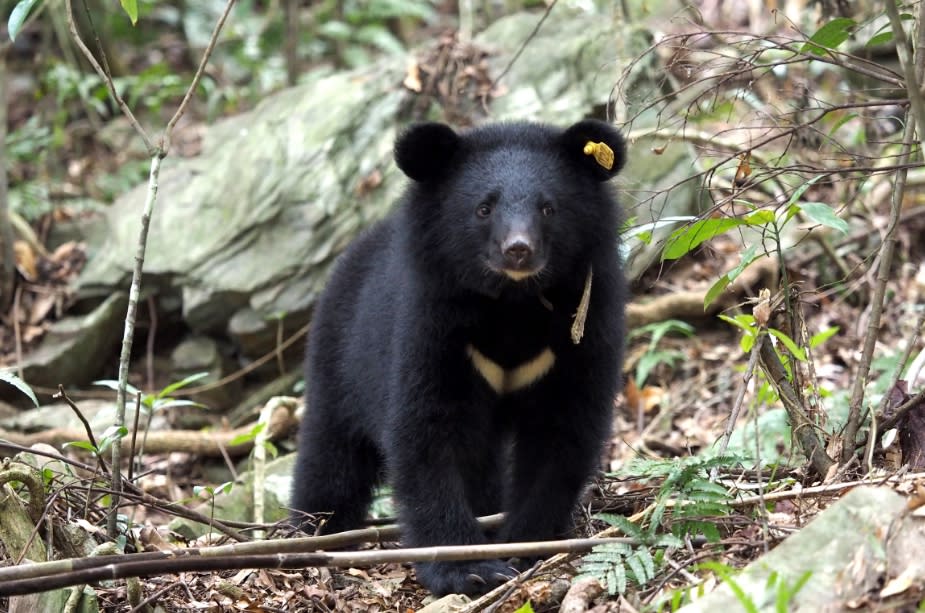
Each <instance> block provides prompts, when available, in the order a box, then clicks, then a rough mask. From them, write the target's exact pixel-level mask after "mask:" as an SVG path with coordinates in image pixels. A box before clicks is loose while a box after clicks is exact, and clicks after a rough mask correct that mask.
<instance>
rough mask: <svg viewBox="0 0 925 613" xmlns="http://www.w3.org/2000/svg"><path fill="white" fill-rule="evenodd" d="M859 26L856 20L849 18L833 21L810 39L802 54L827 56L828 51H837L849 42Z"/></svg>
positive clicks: (802, 48) (801, 51)
mask: <svg viewBox="0 0 925 613" xmlns="http://www.w3.org/2000/svg"><path fill="white" fill-rule="evenodd" d="M857 25H858V24H857V22H855V21H854V19H848V18H847V17H839V18H837V19H833V20H832V21H830V22H828V23H827V24H825V25H824V26H822V27H821V28H819V29H818V30H816V33H815V34H813V35H812V36H810V37H809V40H808V41H807V42H806V43H804V44H803V46H802V47H801V48H800V53H815V54H816V55H825V54H826V49H837V48H838V47H839V45H841V44H842V43H843V42H845V41H846V40H848V37H849V36H851V33H852V32H853V31H854V29H855V28H856V27H857Z"/></svg>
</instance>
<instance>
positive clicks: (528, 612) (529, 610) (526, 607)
mask: <svg viewBox="0 0 925 613" xmlns="http://www.w3.org/2000/svg"><path fill="white" fill-rule="evenodd" d="M514 613H533V605H531V604H530V601H529V600H528V601H527V602H525V603H523V605H522V606H521V607H520V608H519V609H517V610H516V611H514Z"/></svg>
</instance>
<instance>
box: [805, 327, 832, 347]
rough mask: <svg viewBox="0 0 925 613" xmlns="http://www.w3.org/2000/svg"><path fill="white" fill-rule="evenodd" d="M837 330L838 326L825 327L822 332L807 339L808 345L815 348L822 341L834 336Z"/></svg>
mask: <svg viewBox="0 0 925 613" xmlns="http://www.w3.org/2000/svg"><path fill="white" fill-rule="evenodd" d="M837 332H838V326H830V327H828V328H826V329H825V330H823V331H822V332H819V333H817V334H813V335H812V336H811V337H810V339H809V346H810V347H812V348H813V349H815V348H816V347H818V346H819V345H821V344H822V343H824V342H826V341H827V340H829V339H830V338H832V337H833V336H835V334H836V333H837Z"/></svg>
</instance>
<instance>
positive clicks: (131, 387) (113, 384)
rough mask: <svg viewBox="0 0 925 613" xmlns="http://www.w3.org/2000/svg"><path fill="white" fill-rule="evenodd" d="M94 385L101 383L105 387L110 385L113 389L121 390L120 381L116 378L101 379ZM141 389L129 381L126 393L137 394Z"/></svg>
mask: <svg viewBox="0 0 925 613" xmlns="http://www.w3.org/2000/svg"><path fill="white" fill-rule="evenodd" d="M93 385H101V386H103V387H108V388H109V389H111V390H115V391H119V382H118V381H116V380H115V379H100V380H99V381H94V382H93ZM139 391H140V390H139V389H138V388H137V387H135V386H134V385H132V384H131V383H128V384H127V385H126V386H125V392H126V394H129V395H131V396H137V395H138V392H139Z"/></svg>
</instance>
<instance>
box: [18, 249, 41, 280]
mask: <svg viewBox="0 0 925 613" xmlns="http://www.w3.org/2000/svg"><path fill="white" fill-rule="evenodd" d="M13 254H14V256H15V258H16V270H18V271H19V274H21V275H22V276H23V277H25V278H26V281H35V280H36V279H38V276H39V272H38V269H37V268H36V266H35V252H34V251H32V247H30V246H29V243H27V242H26V241H13Z"/></svg>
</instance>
